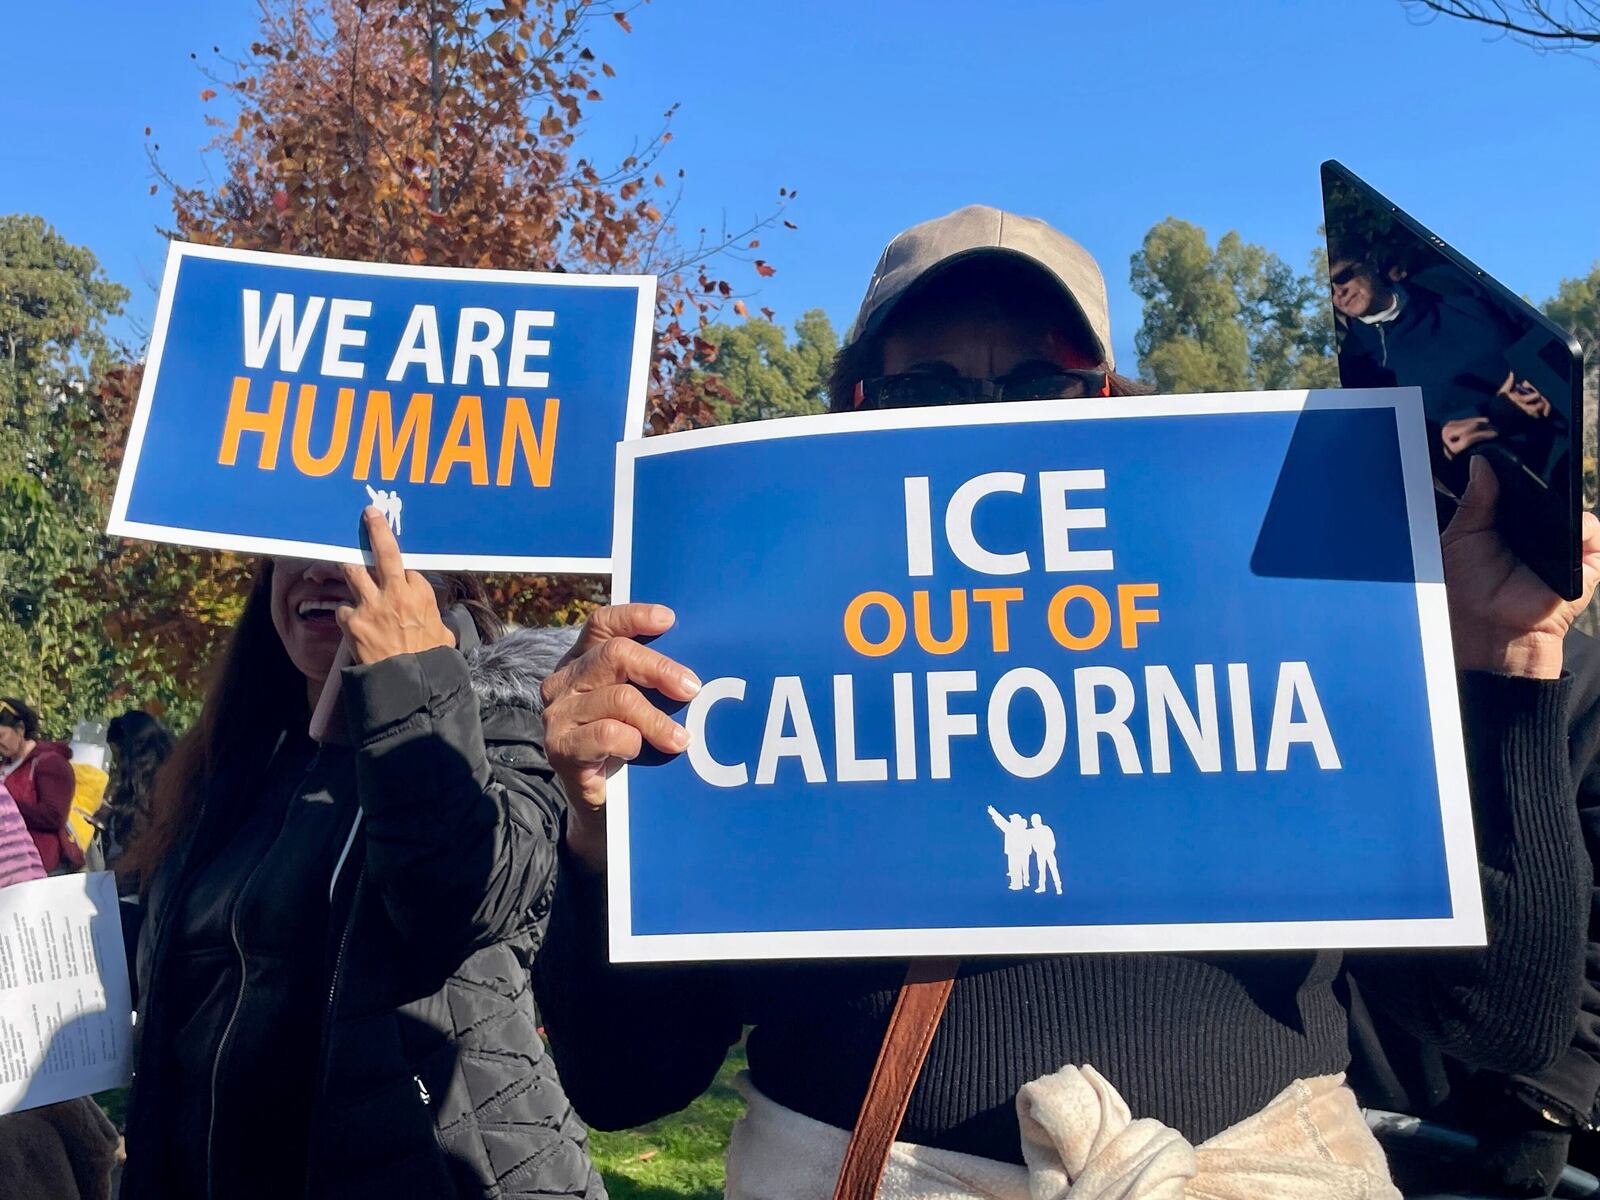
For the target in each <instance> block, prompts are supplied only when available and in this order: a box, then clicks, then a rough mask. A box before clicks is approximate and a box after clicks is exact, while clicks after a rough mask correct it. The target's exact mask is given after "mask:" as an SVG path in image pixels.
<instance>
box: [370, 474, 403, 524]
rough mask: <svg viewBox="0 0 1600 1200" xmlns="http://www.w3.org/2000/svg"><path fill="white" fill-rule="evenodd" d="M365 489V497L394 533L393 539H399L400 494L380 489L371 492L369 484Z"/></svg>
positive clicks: (396, 491)
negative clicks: (367, 497) (370, 499)
mask: <svg viewBox="0 0 1600 1200" xmlns="http://www.w3.org/2000/svg"><path fill="white" fill-rule="evenodd" d="M366 488H367V495H368V496H370V497H371V498H372V505H373V507H374V508H376V509H377V510H378V511H379V512H380V513H382V514H383V519H384V520H385V521H387V522H388V523H389V529H390V530H391V531H392V532H393V533H394V535H395V537H399V536H400V509H401V507H402V503H401V500H400V492H399V491H398V490H395V491H385V490H384V489H382V488H379V489H378V490H377V491H373V490H372V485H371V484H370V483H369V484H367V485H366Z"/></svg>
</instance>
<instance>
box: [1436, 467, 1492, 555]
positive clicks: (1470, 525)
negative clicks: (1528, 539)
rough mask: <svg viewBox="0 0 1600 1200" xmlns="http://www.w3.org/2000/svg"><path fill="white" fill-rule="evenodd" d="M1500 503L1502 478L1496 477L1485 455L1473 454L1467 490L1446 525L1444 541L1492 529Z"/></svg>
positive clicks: (1468, 468)
mask: <svg viewBox="0 0 1600 1200" xmlns="http://www.w3.org/2000/svg"><path fill="white" fill-rule="evenodd" d="M1499 504H1500V481H1499V479H1497V478H1496V477H1495V473H1494V468H1493V467H1492V466H1490V465H1489V460H1488V459H1487V458H1485V457H1484V456H1483V455H1481V454H1474V455H1473V456H1472V457H1471V458H1469V459H1468V460H1467V490H1466V491H1465V492H1463V493H1462V494H1461V503H1460V504H1459V505H1457V506H1456V512H1455V516H1453V517H1451V518H1450V524H1449V525H1448V526H1446V527H1445V531H1444V537H1445V540H1446V541H1454V540H1455V539H1456V538H1460V537H1466V536H1467V535H1468V534H1472V533H1483V532H1485V531H1486V530H1490V529H1493V528H1494V517H1495V512H1496V510H1497V509H1498V507H1499Z"/></svg>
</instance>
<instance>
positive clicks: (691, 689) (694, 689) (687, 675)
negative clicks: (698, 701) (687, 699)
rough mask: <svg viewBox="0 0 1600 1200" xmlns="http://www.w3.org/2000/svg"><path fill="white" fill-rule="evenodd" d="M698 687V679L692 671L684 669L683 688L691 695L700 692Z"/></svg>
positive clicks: (696, 694)
mask: <svg viewBox="0 0 1600 1200" xmlns="http://www.w3.org/2000/svg"><path fill="white" fill-rule="evenodd" d="M700 687H701V684H700V679H699V677H698V676H697V675H696V674H695V673H694V672H693V671H685V672H684V673H683V690H684V691H686V692H688V693H689V695H690V696H691V697H693V696H698V695H699V694H700Z"/></svg>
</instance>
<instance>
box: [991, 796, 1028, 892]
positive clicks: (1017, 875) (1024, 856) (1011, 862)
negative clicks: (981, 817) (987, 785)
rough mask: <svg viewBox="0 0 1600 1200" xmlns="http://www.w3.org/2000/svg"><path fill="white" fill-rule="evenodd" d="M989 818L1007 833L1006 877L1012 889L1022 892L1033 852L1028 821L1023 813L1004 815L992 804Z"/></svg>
mask: <svg viewBox="0 0 1600 1200" xmlns="http://www.w3.org/2000/svg"><path fill="white" fill-rule="evenodd" d="M989 819H990V820H991V821H993V822H994V824H995V828H996V829H998V830H999V831H1000V832H1001V833H1003V834H1004V835H1005V839H1006V840H1005V850H1006V877H1007V878H1008V879H1009V880H1010V881H1011V890H1012V891H1013V892H1020V891H1021V890H1022V889H1023V888H1025V887H1027V886H1028V859H1029V857H1030V856H1031V854H1032V852H1033V842H1032V839H1031V838H1030V837H1029V836H1028V835H1029V832H1030V831H1029V829H1028V823H1027V822H1026V821H1024V820H1023V819H1022V814H1021V813H1012V814H1011V815H1010V816H1009V817H1002V816H1001V815H1000V813H999V812H998V811H997V810H996V809H995V807H994V805H992V804H991V805H989Z"/></svg>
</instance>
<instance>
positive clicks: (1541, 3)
mask: <svg viewBox="0 0 1600 1200" xmlns="http://www.w3.org/2000/svg"><path fill="white" fill-rule="evenodd" d="M1402 2H1403V3H1404V4H1405V5H1406V7H1407V8H1409V9H1411V10H1412V11H1413V12H1420V13H1422V14H1424V16H1425V18H1426V19H1432V17H1434V16H1444V17H1454V18H1455V19H1457V20H1460V21H1471V22H1473V23H1474V24H1477V25H1483V26H1485V27H1487V28H1489V29H1494V30H1498V31H1499V32H1500V33H1501V34H1504V35H1506V36H1509V37H1511V38H1514V39H1515V40H1516V41H1519V42H1522V43H1524V44H1525V45H1529V46H1533V47H1534V48H1536V49H1541V50H1580V51H1581V50H1591V49H1593V48H1594V47H1596V46H1600V4H1597V3H1596V2H1595V0H1402Z"/></svg>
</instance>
